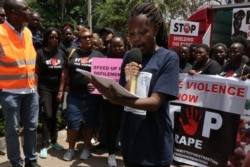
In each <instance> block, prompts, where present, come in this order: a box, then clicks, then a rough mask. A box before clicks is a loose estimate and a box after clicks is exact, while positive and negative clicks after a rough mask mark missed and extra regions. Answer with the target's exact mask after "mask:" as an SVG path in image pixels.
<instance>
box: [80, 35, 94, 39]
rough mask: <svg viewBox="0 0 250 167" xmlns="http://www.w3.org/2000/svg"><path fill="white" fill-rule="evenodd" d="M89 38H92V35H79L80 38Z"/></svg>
mask: <svg viewBox="0 0 250 167" xmlns="http://www.w3.org/2000/svg"><path fill="white" fill-rule="evenodd" d="M88 38H89V39H90V38H93V35H85V36H80V39H88Z"/></svg>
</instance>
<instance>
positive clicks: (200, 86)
mask: <svg viewBox="0 0 250 167" xmlns="http://www.w3.org/2000/svg"><path fill="white" fill-rule="evenodd" d="M249 85H250V81H248V80H247V81H241V80H238V79H236V78H230V79H229V78H224V77H220V76H210V75H196V76H189V75H187V74H180V82H179V100H176V101H173V102H172V103H171V112H170V113H171V117H172V121H173V126H174V140H175V145H174V160H176V161H178V162H183V163H186V164H189V165H194V166H199V167H221V166H226V164H227V161H228V157H229V156H230V154H232V153H233V152H234V149H235V143H236V137H237V135H238V129H239V124H240V118H241V116H243V115H244V114H246V109H245V104H246V103H247V101H248V100H247V99H250V92H249ZM240 142H244V141H240Z"/></svg>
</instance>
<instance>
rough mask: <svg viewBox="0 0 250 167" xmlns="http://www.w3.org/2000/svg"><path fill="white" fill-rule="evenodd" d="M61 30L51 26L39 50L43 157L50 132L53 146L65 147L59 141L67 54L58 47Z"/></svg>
mask: <svg viewBox="0 0 250 167" xmlns="http://www.w3.org/2000/svg"><path fill="white" fill-rule="evenodd" d="M59 42H60V32H59V31H58V30H57V29H55V28H53V27H50V28H48V29H47V30H45V32H44V36H43V48H42V49H40V50H38V51H37V60H36V74H37V76H38V93H39V95H40V102H41V105H42V108H43V111H42V113H41V114H42V149H41V151H40V157H41V158H47V148H48V146H49V144H50V143H49V134H50V139H51V140H50V142H51V146H52V147H53V148H55V149H57V150H62V149H63V147H62V146H61V145H59V144H58V143H57V108H58V104H59V103H58V102H57V94H58V93H62V92H58V89H59V84H60V77H61V73H62V70H63V67H64V65H65V54H64V53H63V51H61V50H60V49H58V45H59Z"/></svg>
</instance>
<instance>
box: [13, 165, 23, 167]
mask: <svg viewBox="0 0 250 167" xmlns="http://www.w3.org/2000/svg"><path fill="white" fill-rule="evenodd" d="M12 167H23V165H15V166H12Z"/></svg>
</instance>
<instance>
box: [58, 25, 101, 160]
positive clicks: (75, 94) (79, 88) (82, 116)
mask: <svg viewBox="0 0 250 167" xmlns="http://www.w3.org/2000/svg"><path fill="white" fill-rule="evenodd" d="M92 38H93V34H92V33H91V32H90V30H89V29H87V28H83V29H82V30H81V32H80V34H79V47H78V48H77V49H75V50H73V51H71V53H70V54H69V57H68V61H67V66H66V68H65V69H64V70H63V73H62V80H61V84H60V88H59V90H60V91H62V92H63V91H64V86H65V82H66V81H67V80H68V84H69V85H68V86H69V90H68V96H67V113H66V115H67V136H68V143H69V149H68V150H67V152H66V153H65V154H64V156H63V159H64V160H66V161H70V160H72V158H73V156H74V155H75V152H74V148H75V143H76V141H77V136H78V132H79V130H80V126H83V132H82V133H83V140H84V144H83V150H82V153H81V155H80V159H88V158H89V155H90V150H89V148H90V144H91V143H90V141H91V138H92V136H93V135H94V134H95V132H96V130H97V128H98V118H99V115H98V114H99V105H100V102H101V100H102V96H101V95H96V94H91V92H92V91H93V90H94V87H93V85H92V84H90V83H89V82H88V80H87V79H86V78H85V77H84V76H83V75H82V74H81V73H79V72H77V71H76V68H80V69H83V70H87V71H90V70H91V62H92V58H93V57H104V55H103V54H102V53H101V52H99V51H96V50H93V49H92ZM58 99H60V100H62V95H61V96H58Z"/></svg>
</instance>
